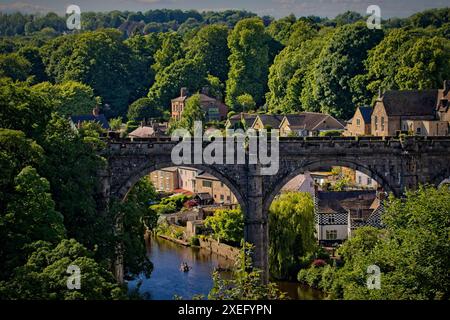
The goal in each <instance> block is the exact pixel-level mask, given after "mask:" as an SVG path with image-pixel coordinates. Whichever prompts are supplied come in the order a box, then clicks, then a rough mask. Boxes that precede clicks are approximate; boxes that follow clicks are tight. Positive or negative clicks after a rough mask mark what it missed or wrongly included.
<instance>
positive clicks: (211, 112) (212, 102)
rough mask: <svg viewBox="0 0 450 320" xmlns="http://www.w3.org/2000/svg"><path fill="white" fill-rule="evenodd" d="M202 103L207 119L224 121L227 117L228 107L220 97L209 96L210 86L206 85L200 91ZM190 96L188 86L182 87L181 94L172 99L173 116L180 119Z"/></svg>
mask: <svg viewBox="0 0 450 320" xmlns="http://www.w3.org/2000/svg"><path fill="white" fill-rule="evenodd" d="M199 96H200V105H201V106H202V108H203V111H204V112H205V119H206V121H222V120H225V119H226V118H227V113H228V107H227V106H226V105H225V104H224V103H223V102H221V101H220V100H218V99H215V98H212V97H210V96H208V88H207V87H204V88H203V89H202V91H201V92H200V93H199ZM188 98H189V93H188V90H187V88H181V89H180V96H179V97H177V98H175V99H172V100H171V104H172V109H171V110H172V111H171V115H172V118H174V119H176V120H180V118H181V114H182V113H183V110H184V107H185V105H186V100H187V99H188Z"/></svg>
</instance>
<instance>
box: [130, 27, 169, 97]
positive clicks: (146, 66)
mask: <svg viewBox="0 0 450 320" xmlns="http://www.w3.org/2000/svg"><path fill="white" fill-rule="evenodd" d="M161 41H162V39H161V37H159V36H158V35H157V34H149V35H146V36H142V35H135V36H133V37H131V38H128V39H127V40H125V41H124V44H125V45H126V46H127V47H128V48H129V49H130V50H131V56H130V59H129V64H128V72H129V79H128V83H129V87H130V88H131V91H130V96H129V98H128V101H129V102H132V101H135V100H137V99H138V98H141V97H144V96H145V95H146V94H147V92H148V88H149V87H150V86H151V85H152V84H153V83H154V81H155V71H154V70H153V69H152V67H151V66H152V65H153V64H154V63H155V59H154V55H155V53H156V51H157V50H158V49H159V47H160V46H161Z"/></svg>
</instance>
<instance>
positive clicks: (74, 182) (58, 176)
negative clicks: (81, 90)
mask: <svg viewBox="0 0 450 320" xmlns="http://www.w3.org/2000/svg"><path fill="white" fill-rule="evenodd" d="M88 126H90V125H88ZM40 144H41V145H42V147H43V148H44V150H45V159H44V161H43V164H42V166H41V172H42V173H43V175H44V176H45V177H46V178H47V179H48V180H49V182H50V187H51V193H52V195H53V199H54V200H55V203H56V209H57V210H58V211H59V212H61V213H62V214H63V215H64V225H65V227H66V230H67V236H68V237H69V238H75V239H77V241H79V242H80V243H81V244H83V245H84V246H86V247H87V248H88V249H93V248H95V247H96V248H98V250H97V254H98V255H99V256H101V257H103V258H104V257H106V256H109V255H110V254H111V250H112V247H113V239H112V238H111V237H112V230H113V229H112V220H111V217H109V216H107V215H105V214H100V215H99V214H98V212H97V203H96V200H95V197H96V195H97V192H98V190H97V188H98V184H97V183H98V181H97V178H96V176H97V171H98V170H99V169H100V168H102V167H103V166H104V164H105V162H104V160H103V159H102V158H101V157H100V156H99V155H98V154H97V153H98V151H99V150H100V148H101V147H102V145H103V143H102V142H101V141H100V140H99V137H98V132H96V131H95V130H86V129H82V130H79V131H78V132H77V131H75V130H73V129H72V128H71V126H70V124H69V121H68V120H66V119H64V118H62V117H60V116H58V115H56V114H54V115H53V117H52V119H51V120H50V121H49V123H48V125H47V128H46V131H45V134H44V135H43V137H42V141H41V142H40ZM74 199H76V201H74Z"/></svg>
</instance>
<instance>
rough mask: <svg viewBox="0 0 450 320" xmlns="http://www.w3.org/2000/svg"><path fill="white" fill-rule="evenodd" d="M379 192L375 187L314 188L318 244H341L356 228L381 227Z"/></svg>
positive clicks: (380, 197)
mask: <svg viewBox="0 0 450 320" xmlns="http://www.w3.org/2000/svg"><path fill="white" fill-rule="evenodd" d="M381 195H382V193H377V191H374V190H373V191H372V190H358V191H334V192H328V191H317V192H316V193H315V196H314V211H315V223H316V237H317V240H318V242H319V244H321V245H335V244H338V243H342V242H343V241H345V240H346V239H348V238H349V237H351V234H352V231H354V230H355V229H357V228H358V227H362V226H366V225H371V226H374V227H381V213H382V209H380V206H382V202H381V199H382V196H381Z"/></svg>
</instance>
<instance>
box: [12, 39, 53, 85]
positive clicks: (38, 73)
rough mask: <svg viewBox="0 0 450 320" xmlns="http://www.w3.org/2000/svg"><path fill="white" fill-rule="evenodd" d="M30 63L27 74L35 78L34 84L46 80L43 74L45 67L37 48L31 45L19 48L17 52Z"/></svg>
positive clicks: (45, 75)
mask: <svg viewBox="0 0 450 320" xmlns="http://www.w3.org/2000/svg"><path fill="white" fill-rule="evenodd" d="M17 53H18V54H19V55H21V56H22V57H24V58H25V59H26V60H27V61H28V62H29V63H30V66H31V67H30V71H29V74H30V75H32V76H34V77H35V81H36V82H43V81H46V80H47V74H46V73H45V65H44V63H43V61H42V57H41V53H40V51H39V48H38V47H34V46H31V45H28V46H25V47H22V48H20V50H19V51H18V52H17Z"/></svg>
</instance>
